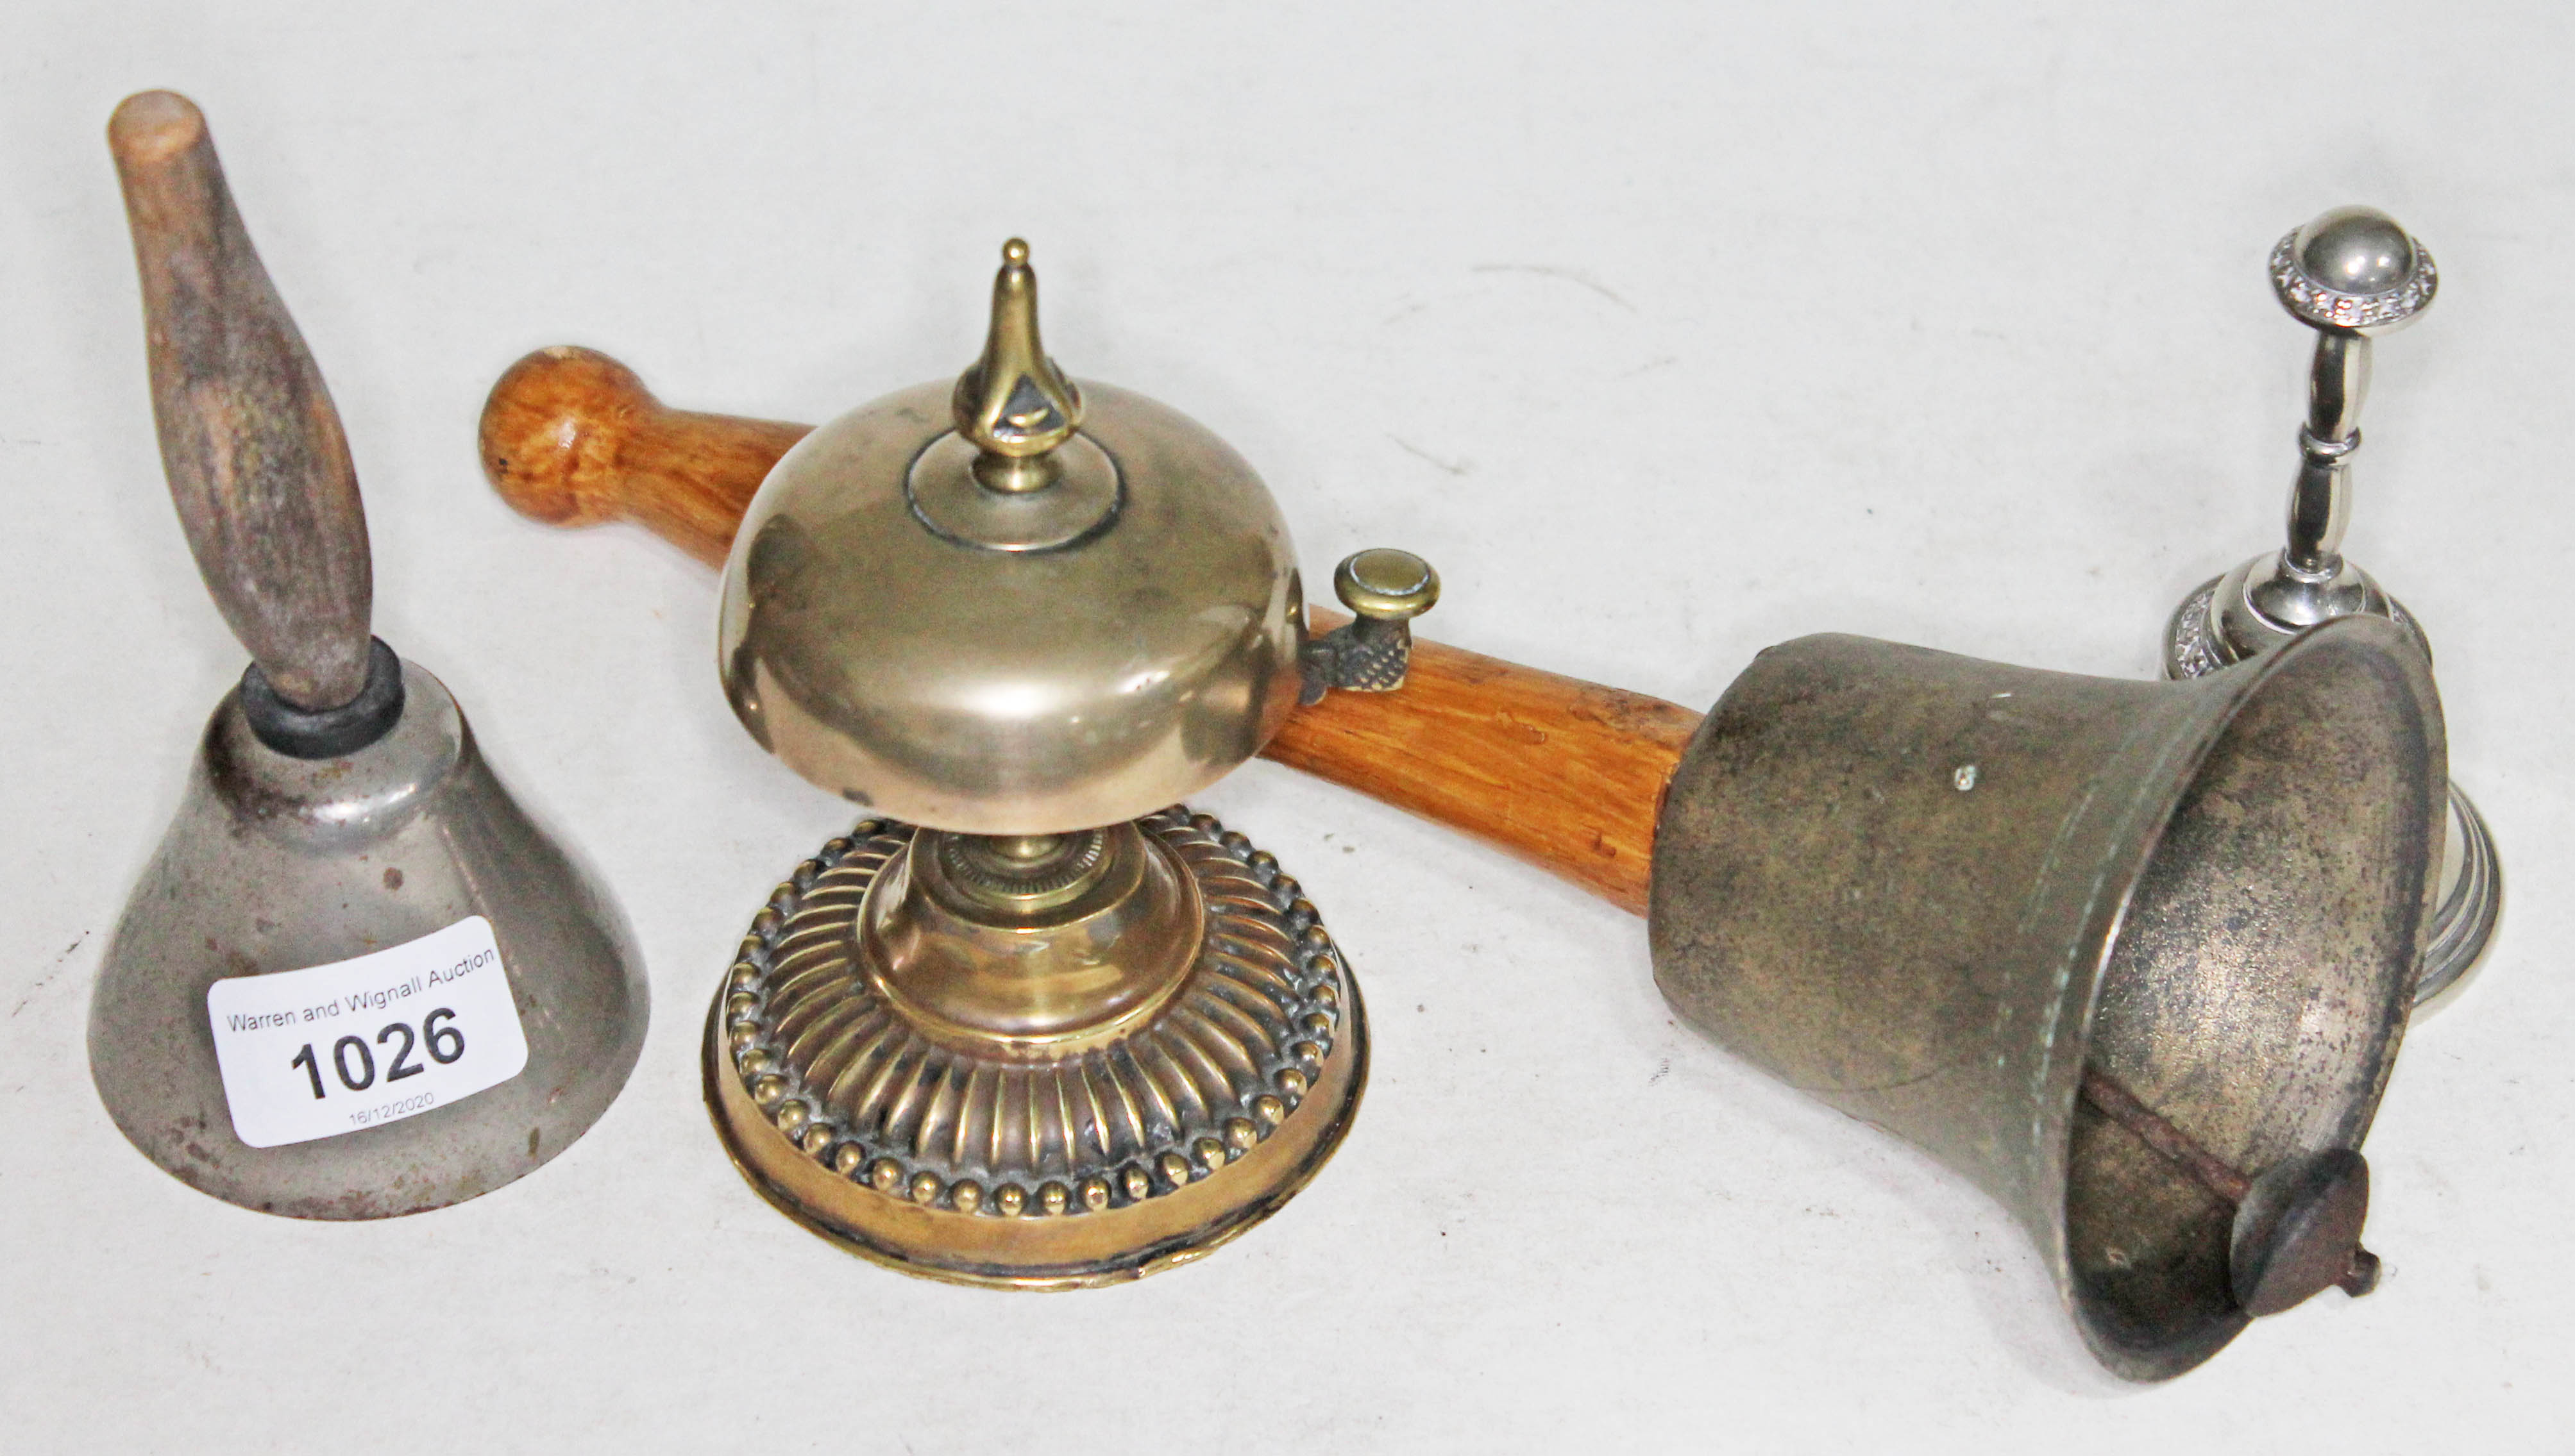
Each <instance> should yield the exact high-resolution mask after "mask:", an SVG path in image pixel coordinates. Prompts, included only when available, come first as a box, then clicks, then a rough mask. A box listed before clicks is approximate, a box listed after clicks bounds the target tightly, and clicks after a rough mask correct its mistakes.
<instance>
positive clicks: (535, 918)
mask: <svg viewBox="0 0 2575 1456" xmlns="http://www.w3.org/2000/svg"><path fill="white" fill-rule="evenodd" d="M108 139H109V144H110V146H111V148H112V149H113V150H114V152H115V154H116V161H117V168H118V172H119V175H120V177H121V178H122V180H123V183H124V186H125V199H126V208H127V213H128V216H129V218H130V220H131V222H132V224H133V230H134V248H135V258H136V262H137V264H138V266H139V268H140V270H141V273H142V279H143V301H144V317H145V322H146V324H147V326H148V335H149V339H150V352H151V366H152V395H153V409H154V414H155V417H156V419H157V421H158V424H159V427H160V437H161V453H162V461H163V463H164V465H165V467H166V469H167V471H168V474H169V478H170V491H171V495H172V498H173V500H174V501H175V502H176V504H177V505H178V508H179V518H180V521H181V524H182V525H183V526H185V527H186V529H187V534H188V544H189V547H190V549H191V551H192V552H193V553H194V554H195V556H196V559H197V565H198V569H199V571H200V572H201V574H202V575H203V576H204V578H205V581H206V586H207V589H208V590H209V591H210V592H212V593H213V594H214V598H215V602H216V604H217V605H218V606H219V607H221V608H222V609H223V613H224V617H225V620H226V621H227V622H228V623H229V624H231V626H232V629H233V632H234V635H235V636H237V637H238V638H240V639H241V641H242V644H243V645H244V646H245V647H247V648H248V649H249V650H250V652H251V656H252V659H253V662H252V664H251V667H250V668H249V670H248V671H247V672H245V673H244V674H243V675H242V684H241V687H240V689H239V690H238V691H236V692H234V693H232V694H230V695H227V696H226V697H225V699H224V701H223V702H222V703H221V704H219V705H217V707H216V709H215V713H214V717H213V719H212V721H210V722H209V723H208V724H207V726H206V733H205V737H204V740H203V742H202V744H201V746H200V748H199V751H198V754H197V761H196V765H195V767H194V769H193V770H192V771H191V773H190V774H189V778H188V787H187V791H186V796H185V797H184V799H183V800H182V801H181V803H180V806H179V811H178V814H177V816H176V818H175V819H174V821H173V822H172V824H171V826H170V829H169V832H168V833H167V834H166V835H165V836H164V837H163V839H162V842H161V847H160V850H159V852H158V853H156V854H155V855H154V856H153V859H152V861H151V864H150V866H149V867H148V868H146V869H145V870H144V873H143V878H142V880H141V882H139V883H138V884H136V885H135V887H134V891H133V893H132V895H131V896H130V897H129V899H128V900H127V903H126V908H125V913H124V916H123V918H122V919H121V920H120V921H119V923H118V925H117V928H116V932H115V936H114V938H113V939H112V940H111V941H110V942H109V945H108V948H107V953H106V956H105V958H104V962H103V964H102V967H101V969H100V972H99V981H98V988H97V992H96V994H95V995H94V996H93V998H92V1000H91V1006H90V1023H89V1052H90V1075H91V1077H92V1079H93V1080H94V1081H95V1082H96V1083H97V1086H98V1092H99V1096H100V1098H101V1099H102V1100H103V1101H105V1103H106V1104H107V1110H108V1113H109V1115H110V1116H111V1117H113V1118H114V1119H115V1121H116V1125H117V1127H118V1128H119V1129H121V1130H122V1131H123V1132H124V1133H125V1135H126V1136H127V1137H128V1138H129V1139H131V1140H132V1141H133V1143H134V1145H135V1146H136V1147H137V1148H140V1149H141V1150H142V1151H143V1153H144V1155H145V1156H146V1157H149V1158H151V1159H152V1160H153V1161H154V1162H156V1163H158V1164H160V1165H161V1166H162V1167H163V1168H165V1169H167V1170H168V1171H169V1172H171V1173H172V1174H174V1175H175V1176H177V1177H179V1178H180V1179H182V1180H184V1181H186V1182H187V1183H189V1184H191V1185H193V1186H194V1187H196V1188H198V1189H201V1190H202V1191H204V1192H207V1193H211V1194H213V1195H214V1196H216V1197H218V1198H221V1199H223V1200H225V1201H226V1202H230V1203H238V1204H240V1205H242V1206H243V1207H246V1208H256V1209H260V1210H262V1211H265V1212H270V1213H281V1214H288V1215H292V1216H295V1217H299V1218H382V1217H389V1216H392V1215H395V1214H401V1213H412V1212H418V1211H420V1210H422V1209H428V1208H436V1207H440V1206H442V1205H445V1204H449V1203H455V1202H458V1201H461V1200H463V1199H467V1198H471V1197H474V1196H475V1195H477V1194H479V1193H486V1192H489V1191H491V1190H492V1189H494V1188H497V1187H500V1186H501V1185H502V1184H504V1183H507V1182H509V1181H511V1180H512V1179H514V1178H517V1177H519V1176H520V1175H521V1174H524V1173H527V1172H529V1171H531V1170H532V1169H534V1168H536V1167H537V1166H539V1165H540V1164H542V1163H544V1162H545V1161H546V1160H547V1159H549V1158H551V1157H553V1156H554V1155H555V1154H557V1153H559V1152H561V1151H563V1150H564V1149H565V1148H566V1147H568V1146H570V1145H571V1144H572V1141H573V1139H575V1138H577V1137H579V1136H581V1134H582V1133H583V1132H584V1131H585V1130H587V1129H588V1128H589V1126H590V1125H591V1123H592V1122H594V1121H596V1120H597V1119H598V1117H599V1115H600V1114H601V1113H602V1112H604V1111H606V1110H607V1108H608V1104H609V1103H610V1102H611V1101H612V1100H614V1099H615V1097H616V1096H617V1093H618V1090H619V1089H620V1088H621V1087H623V1086H624V1085H625V1083H626V1077H627V1073H628V1072H630V1071H632V1070H633V1069H634V1066H635V1059H636V1056H637V1054H638V1053H639V1052H641V1050H642V1049H643V1044H644V1028H645V1019H646V991H645V984H644V977H643V973H642V969H641V966H640V964H639V962H638V961H637V958H636V955H635V952H634V950H633V948H632V945H631V943H630V936H629V933H628V931H627V928H626V923H625V919H624V917H623V916H622V915H620V914H619V913H618V910H617V908H616V906H615V905H614V904H613V903H611V902H610V900H609V898H608V897H607V895H606V894H605V893H603V892H602V891H601V890H600V889H599V888H598V887H597V886H596V885H594V884H593V883H591V881H590V880H589V879H588V878H587V877H586V876H585V875H584V874H583V873H582V871H581V870H580V869H579V868H578V867H577V866H575V865H574V864H573V862H572V861H571V860H570V859H569V858H567V857H566V856H565V854H564V852H563V850H561V849H560V848H558V847H557V846H556V845H555V843H554V841H553V840H552V839H550V838H548V837H547V836H546V834H545V832H544V831H543V830H541V829H540V828H538V827H537V825H536V824H535V823H533V822H532V821H531V820H530V819H529V817H528V815H527V814H526V812H525V811H524V810H522V809H521V808H520V807H519V805H518V803H517V802H516V800H514V799H513V798H512V797H511V796H510V793H509V791H508V790H507V789H506V788H504V787H503V786H502V785H501V783H500V781H499V780H498V779H497V778H495V777H494V776H493V773H492V770H491V767H490V766H489V765H488V764H486V763H485V762H484V761H483V757H482V755H481V753H480V752H479V751H477V749H476V747H475V743H474V733H473V730H472V729H470V728H467V727H466V724H465V719H464V717H463V715H462V714H460V713H459V712H458V711H457V707H456V704H455V702H454V700H453V699H451V698H450V697H449V696H448V694H447V690H446V689H445V688H444V687H443V686H441V685H440V683H439V682H438V680H437V679H435V678H433V677H431V676H430V675H429V674H428V673H427V672H425V671H423V670H422V669H420V668H419V667H417V666H415V665H413V664H409V663H405V662H403V661H401V660H400V659H398V658H397V657H395V655H394V653H393V651H392V650H391V649H389V648H387V647H386V646H385V645H384V644H383V643H381V642H377V641H375V640H374V639H373V638H371V637H370V635H369V631H368V626H369V617H370V614H371V611H372V605H373V600H372V599H373V571H372V567H371V564H370V561H369V557H368V549H367V527H366V514H365V508H364V506H363V504H362V503H361V501H360V499H359V496H358V484H357V478H356V474H355V472H354V470H353V468H352V467H351V465H350V461H349V451H348V444H347V442H346V440H345V438H344V437H343V436H342V434H341V430H340V421H339V416H338V414H337V412H336V411H335V410H334V409H333V407H332V404H331V396H330V392H329V390H328V389H327V388H325V386H324V385H323V382H322V377H321V375H320V373H319V372H318V371H317V370H316V369H315V368H314V365H313V361H312V358H311V356H310V355H309V354H308V353H307V352H306V350H305V347H304V341H303V339H302V337H301V336H300V335H299V334H298V333H297V331H296V328H295V322H294V320H293V319H292V318H290V317H289V316H288V314H287V312H286V307H285V305H284V304H283V303H282V302H281V301H280V300H279V298H278V296H277V291H276V288H275V286H274V285H273V284H271V283H270V281H269V278H268V274H267V271H266V270H265V269H263V268H262V267H261V266H260V261H259V256H258V254H257V253H256V252H255V251H254V250H253V249H252V247H251V242H250V238H249V235H248V234H247V233H246V232H245V231H244V230H243V228H242V223H241V216H240V214H239V212H238V211H236V209H235V208H234V205H233V200H232V196H231V194H230V192H229V191H228V190H227V188H226V187H225V184H224V176H223V169H222V167H221V165H220V164H219V163H218V162H217V160H216V157H215V151H214V143H213V141H212V140H211V138H210V137H209V136H208V135H207V131H206V123H205V118H204V116H202V115H201V114H200V113H199V112H198V110H197V108H196V107H195V106H194V105H192V104H191V103H190V102H189V101H188V100H187V99H186V98H184V97H181V96H177V95H173V94H171V93H169V92H166V91H161V92H146V93H143V94H141V95H138V96H134V97H131V98H129V99H127V101H126V102H125V103H124V104H123V105H121V106H119V107H118V108H117V111H116V116H115V118H114V120H112V121H111V122H110V123H109V126H108Z"/></svg>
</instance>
